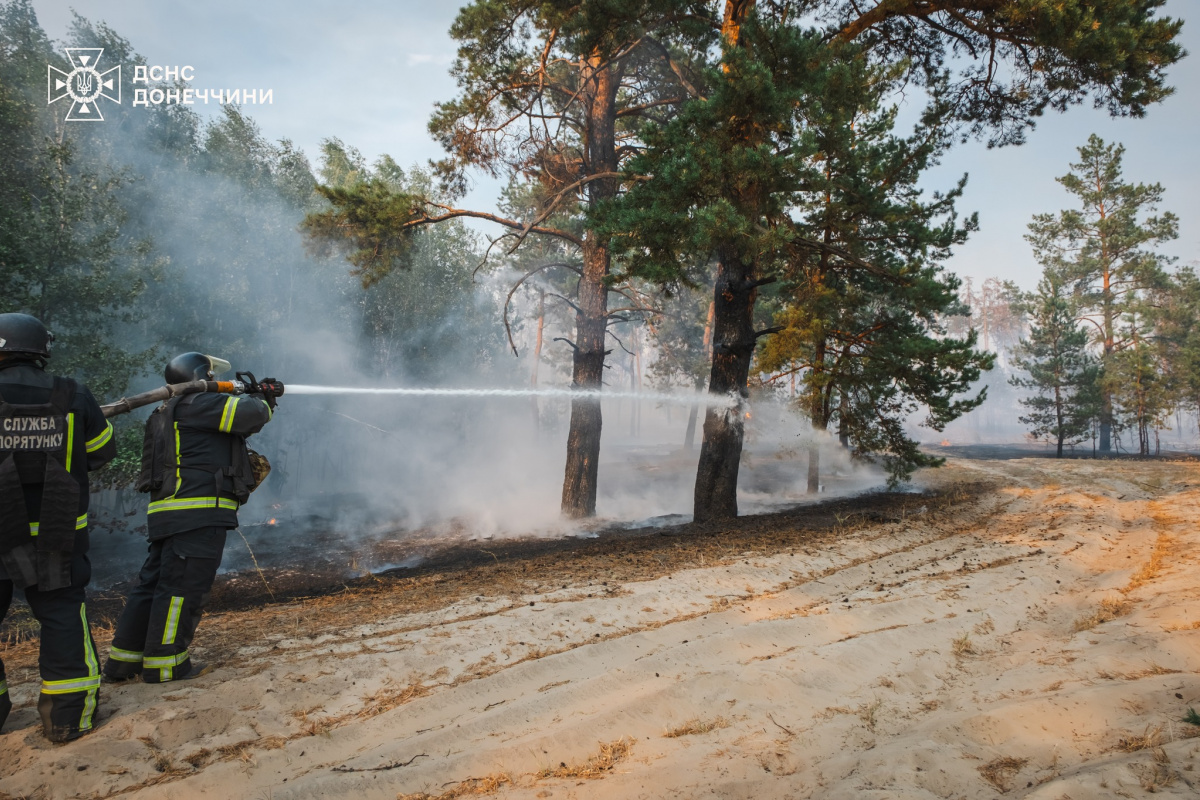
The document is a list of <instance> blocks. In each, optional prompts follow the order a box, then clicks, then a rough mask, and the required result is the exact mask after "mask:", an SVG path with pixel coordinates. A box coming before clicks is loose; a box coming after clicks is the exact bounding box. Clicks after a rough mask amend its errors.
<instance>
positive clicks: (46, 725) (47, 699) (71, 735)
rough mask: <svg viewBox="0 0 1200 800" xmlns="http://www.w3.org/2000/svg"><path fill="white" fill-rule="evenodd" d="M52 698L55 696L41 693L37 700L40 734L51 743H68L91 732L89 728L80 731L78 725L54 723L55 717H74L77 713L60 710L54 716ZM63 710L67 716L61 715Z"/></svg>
mask: <svg viewBox="0 0 1200 800" xmlns="http://www.w3.org/2000/svg"><path fill="white" fill-rule="evenodd" d="M57 696H59V697H61V696H62V695H57ZM54 697H55V695H49V694H45V693H43V694H42V695H41V696H40V697H39V698H38V706H37V708H38V714H39V715H40V716H41V718H42V733H44V734H45V735H46V738H47V739H49V740H50V741H52V742H56V743H62V742H70V741H73V740H75V739H78V738H79V737H80V736H83V735H84V734H85V733H91V732H92V729H91V728H90V727H89V728H88V729H87V730H80V728H79V724H78V723H76V724H74V725H71V724H65V725H64V724H61V723H56V722H55V720H54V718H55V717H56V716H57V717H63V716H67V717H74V716H75V715H76V714H78V713H79V712H78V711H77V710H74V709H70V710H67V709H60V710H59V713H58V714H55V713H54V711H55V709H54V705H55V703H54ZM96 699H97V700H99V699H100V698H99V695H97V697H96ZM64 710H66V711H67V714H65V715H64V714H63V713H62V712H63V711H64ZM72 712H73V713H72Z"/></svg>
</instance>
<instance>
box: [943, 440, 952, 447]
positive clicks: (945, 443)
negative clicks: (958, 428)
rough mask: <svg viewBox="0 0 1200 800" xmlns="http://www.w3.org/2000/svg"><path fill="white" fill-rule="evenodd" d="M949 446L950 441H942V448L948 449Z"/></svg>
mask: <svg viewBox="0 0 1200 800" xmlns="http://www.w3.org/2000/svg"><path fill="white" fill-rule="evenodd" d="M949 446H950V440H949V439H942V447H949Z"/></svg>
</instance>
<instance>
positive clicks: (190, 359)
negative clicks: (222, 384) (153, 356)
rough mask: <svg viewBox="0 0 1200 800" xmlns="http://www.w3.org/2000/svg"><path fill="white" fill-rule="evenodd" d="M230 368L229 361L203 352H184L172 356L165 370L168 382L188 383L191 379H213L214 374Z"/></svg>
mask: <svg viewBox="0 0 1200 800" xmlns="http://www.w3.org/2000/svg"><path fill="white" fill-rule="evenodd" d="M227 369H229V362H228V361H225V360H223V359H220V358H215V357H213V356H206V355H204V354H203V353H183V354H181V355H177V356H175V357H174V358H172V359H171V360H170V361H169V362H168V363H167V368H166V369H164V370H163V377H164V378H166V379H167V383H187V382H189V381H211V380H212V379H213V375H214V374H216V375H220V374H221V373H222V372H224V371H226V370H227Z"/></svg>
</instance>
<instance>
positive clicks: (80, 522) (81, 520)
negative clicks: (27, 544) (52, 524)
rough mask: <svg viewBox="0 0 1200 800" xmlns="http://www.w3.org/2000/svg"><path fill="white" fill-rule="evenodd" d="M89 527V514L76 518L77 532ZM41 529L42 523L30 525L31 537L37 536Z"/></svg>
mask: <svg viewBox="0 0 1200 800" xmlns="http://www.w3.org/2000/svg"><path fill="white" fill-rule="evenodd" d="M87 525H88V517H87V514H80V515H79V516H78V517H76V518H75V530H77V531H81V530H83V529H84V528H86V527H87ZM41 528H42V523H40V522H31V523H29V535H30V536H37V535H38V531H40V530H41Z"/></svg>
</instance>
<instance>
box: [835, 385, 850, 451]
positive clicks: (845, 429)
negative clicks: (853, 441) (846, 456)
mask: <svg viewBox="0 0 1200 800" xmlns="http://www.w3.org/2000/svg"><path fill="white" fill-rule="evenodd" d="M838 444H840V445H841V446H842V448H843V449H845V450H849V449H850V397H849V396H848V395H847V394H846V393H845V392H841V393H840V395H839V397H838Z"/></svg>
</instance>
